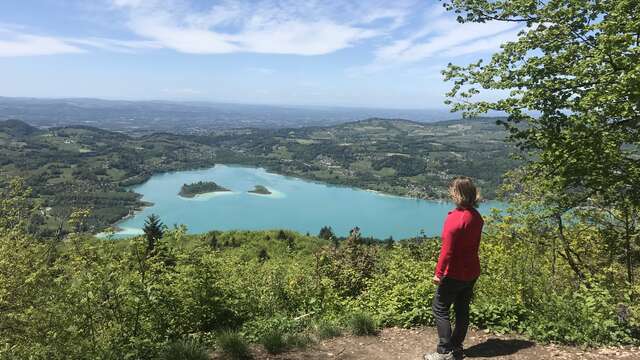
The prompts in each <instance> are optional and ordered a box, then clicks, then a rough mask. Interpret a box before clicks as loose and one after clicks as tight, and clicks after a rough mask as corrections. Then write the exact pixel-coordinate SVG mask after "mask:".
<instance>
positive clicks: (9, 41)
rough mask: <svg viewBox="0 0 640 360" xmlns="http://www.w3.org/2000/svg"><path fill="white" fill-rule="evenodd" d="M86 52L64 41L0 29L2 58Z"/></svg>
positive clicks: (9, 29)
mask: <svg viewBox="0 0 640 360" xmlns="http://www.w3.org/2000/svg"><path fill="white" fill-rule="evenodd" d="M81 52H84V50H83V49H81V48H79V47H76V46H74V45H72V44H70V43H67V42H66V41H64V40H61V39H58V38H55V37H49V36H39V35H31V34H26V33H21V32H17V30H16V29H11V28H0V57H17V56H36V55H55V54H72V53H81Z"/></svg>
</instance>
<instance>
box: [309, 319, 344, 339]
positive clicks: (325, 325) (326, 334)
mask: <svg viewBox="0 0 640 360" xmlns="http://www.w3.org/2000/svg"><path fill="white" fill-rule="evenodd" d="M315 331H316V334H318V337H319V338H320V339H330V338H333V337H337V336H340V335H341V334H342V331H341V330H340V327H338V326H337V325H335V324H334V323H332V322H329V321H327V320H320V321H319V322H317V323H316V325H315Z"/></svg>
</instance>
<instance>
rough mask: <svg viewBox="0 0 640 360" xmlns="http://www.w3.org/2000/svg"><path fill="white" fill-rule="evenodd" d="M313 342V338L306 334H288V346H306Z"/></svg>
mask: <svg viewBox="0 0 640 360" xmlns="http://www.w3.org/2000/svg"><path fill="white" fill-rule="evenodd" d="M310 343H311V338H310V337H309V336H307V335H306V334H291V335H289V336H287V346H288V347H290V348H299V349H303V348H306V347H307V346H308V345H309V344H310Z"/></svg>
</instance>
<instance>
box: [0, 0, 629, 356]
mask: <svg viewBox="0 0 640 360" xmlns="http://www.w3.org/2000/svg"><path fill="white" fill-rule="evenodd" d="M443 3H444V5H445V7H446V8H447V9H448V10H449V11H453V12H455V13H456V14H458V15H459V16H458V21H460V22H462V23H464V22H477V23H485V22H489V21H506V22H518V23H521V24H522V25H523V26H524V27H525V28H526V31H525V30H523V31H522V32H521V33H520V35H519V37H518V38H517V39H516V40H514V41H510V42H507V43H505V44H503V45H502V47H501V49H500V51H498V52H497V53H495V54H494V55H493V56H492V57H491V58H490V59H488V60H485V61H478V62H475V63H472V64H470V65H467V66H460V65H455V64H450V65H449V66H448V67H447V69H446V70H444V76H445V78H446V79H447V81H450V82H451V84H452V88H451V91H450V92H449V93H448V94H447V99H448V100H447V103H448V104H449V105H450V106H451V107H452V109H454V110H457V111H461V112H463V113H464V114H465V115H466V116H468V117H471V118H474V117H476V116H478V115H481V114H485V113H487V112H490V111H496V112H502V113H505V114H506V116H505V117H502V118H498V119H492V120H488V121H487V120H486V119H485V120H477V119H476V120H471V119H469V120H462V121H456V122H451V123H438V124H416V123H411V122H406V121H398V120H394V121H388V120H379V119H370V120H366V121H363V122H358V123H349V124H344V125H337V126H333V127H328V128H304V129H286V130H254V129H237V130H225V131H219V132H216V133H213V134H211V135H197V136H195V135H193V136H177V135H169V134H155V135H150V136H145V137H139V138H134V137H127V136H125V135H122V134H118V133H112V132H106V131H101V130H96V129H93V128H84V127H69V128H59V129H48V130H38V129H35V128H32V127H30V126H28V125H26V124H24V123H21V122H16V121H13V122H9V123H4V125H3V132H2V133H0V145H2V147H3V151H2V158H1V159H0V165H1V166H2V174H3V175H2V176H3V179H2V181H3V184H2V185H3V186H2V196H1V198H0V358H3V359H5V358H6V359H87V358H89V359H123V358H124V359H207V358H209V357H210V356H211V355H212V353H215V354H218V353H219V354H222V355H223V356H225V357H227V358H230V359H249V358H251V357H252V354H253V353H254V352H255V351H256V349H257V348H259V349H264V350H265V351H267V352H269V353H273V354H275V353H280V352H283V351H286V350H288V349H293V348H300V347H305V346H309V345H310V344H312V343H314V342H317V341H320V340H322V339H326V338H329V337H334V336H338V335H340V334H347V333H350V334H354V335H371V334H375V333H376V332H377V331H378V330H379V329H381V328H383V327H388V326H399V327H414V326H432V325H433V315H432V310H431V299H432V297H433V294H434V290H435V285H433V283H432V282H431V279H432V277H433V271H434V267H435V263H436V259H437V253H438V251H439V246H440V244H439V239H438V238H425V237H419V236H418V237H416V238H411V239H401V240H399V241H394V240H393V239H388V240H383V241H380V240H376V239H365V238H361V237H360V236H359V232H358V231H353V232H352V233H351V235H350V236H349V237H347V238H339V237H336V235H335V234H333V232H332V230H331V227H330V226H331V224H327V226H326V227H323V228H322V229H318V231H319V233H318V234H317V236H316V235H315V234H298V233H294V232H291V231H288V230H286V229H282V230H280V229H274V230H273V231H256V232H250V231H233V232H216V231H212V232H210V233H206V234H200V235H187V232H186V228H185V227H184V226H180V225H177V226H174V227H167V226H165V225H164V224H163V223H162V219H160V218H158V217H155V216H154V217H150V218H149V219H148V221H147V223H146V225H145V228H144V235H142V236H138V237H135V238H131V239H129V240H118V241H116V240H109V239H107V240H99V239H96V238H95V237H94V236H93V235H92V234H93V233H94V230H96V229H97V228H99V227H100V226H102V225H106V224H108V223H110V221H113V220H114V219H117V218H119V217H120V216H122V215H123V214H124V215H126V213H127V212H128V211H129V210H130V209H133V208H135V207H136V206H140V202H139V199H138V198H137V196H136V194H133V193H131V192H128V191H127V190H126V186H127V185H129V184H134V183H138V182H140V181H142V180H143V179H145V178H147V177H148V176H150V174H153V173H155V172H159V171H168V170H175V169H186V168H195V167H199V166H211V165H212V164H214V163H219V162H224V163H242V164H255V165H261V166H264V167H266V168H268V169H270V170H273V171H275V172H280V173H283V174H290V175H296V176H303V177H305V178H310V179H314V180H322V181H327V182H330V183H336V184H348V185H354V186H362V187H366V188H374V189H377V190H381V191H386V192H389V193H402V194H407V195H421V196H425V197H436V196H443V195H444V193H445V192H446V187H445V185H444V184H446V182H447V180H448V179H449V178H450V177H451V176H453V175H457V174H460V175H470V176H473V177H475V178H477V179H478V183H479V184H480V187H481V188H483V189H493V190H494V192H493V194H494V195H495V196H496V197H498V198H500V199H502V200H503V201H505V202H507V203H508V208H507V209H505V210H502V211H495V212H494V213H492V214H491V215H490V216H486V218H485V228H484V233H483V238H482V242H481V249H480V258H481V266H482V275H481V276H480V278H479V280H478V283H477V286H476V295H475V299H474V301H473V303H472V308H471V321H472V325H473V326H475V327H477V328H481V329H487V330H488V331H493V332H496V333H517V334H521V335H523V336H525V337H527V338H529V339H532V340H535V341H539V342H557V343H561V344H571V345H580V346H586V347H589V346H601V345H640V300H639V299H640V281H639V278H640V270H639V268H640V216H639V214H640V183H639V182H638V178H640V123H639V122H640V108H639V105H638V104H640V31H639V29H640V4H639V3H638V1H636V0H616V1H554V0H551V1H545V2H540V1H530V0H510V1H502V0H497V1H494V0H491V1H489V0H447V1H443ZM488 90H489V91H490V90H498V91H502V90H508V91H506V92H504V91H503V92H502V93H504V97H503V98H501V99H499V100H496V101H491V100H487V98H486V97H482V96H481V95H482V93H483V92H485V91H488ZM495 120H498V122H499V124H500V125H501V126H500V127H498V126H495V125H494V124H493V121H495ZM7 129H9V130H7ZM482 129H485V130H486V131H483V130H482ZM487 129H494V130H487ZM497 129H499V131H498V130H497ZM265 134H269V136H265ZM385 139H386V140H385ZM443 149H446V150H443ZM506 149H510V151H513V152H514V153H515V154H516V155H517V157H518V158H517V159H511V158H509V157H508V156H507V154H506V153H507V152H510V151H506ZM452 153H456V154H458V155H460V156H457V155H453V154H452ZM498 155H499V156H498ZM407 159H411V161H409V160H407ZM488 164H491V166H488ZM475 166H478V167H475ZM421 169H422V170H425V169H430V170H429V171H426V172H425V171H422V172H421ZM96 184H98V186H97V187H96ZM374 184H378V186H377V187H373V185H374ZM492 185H495V187H493V186H492ZM489 194H492V193H491V192H489ZM490 196H491V195H490ZM52 199H55V201H56V202H58V201H60V202H62V203H63V204H68V206H67V207H64V208H63V209H61V210H56V211H64V212H65V214H64V216H48V215H47V213H48V212H51V211H54V210H53V207H52V206H51V204H52V203H51V201H52ZM63 201H66V202H63ZM102 204H108V205H102ZM309 205H310V206H313V204H309ZM100 212H104V213H103V214H102V215H100V216H96V213H100ZM104 214H109V216H106V217H103V216H104ZM38 219H39V220H38ZM48 221H51V222H52V224H49V225H52V226H53V227H51V228H52V229H56V228H57V229H58V231H57V233H55V232H54V234H53V235H55V236H51V235H52V234H51V233H50V232H43V231H42V230H41V228H40V226H39V225H42V224H43V223H45V224H46V223H47V222H48Z"/></svg>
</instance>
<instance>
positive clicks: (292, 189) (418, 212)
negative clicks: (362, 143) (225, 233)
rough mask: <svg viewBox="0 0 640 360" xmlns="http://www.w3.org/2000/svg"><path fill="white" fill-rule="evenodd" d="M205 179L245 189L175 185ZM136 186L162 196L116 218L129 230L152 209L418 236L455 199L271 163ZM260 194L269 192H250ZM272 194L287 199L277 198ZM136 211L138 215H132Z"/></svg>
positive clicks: (220, 219)
mask: <svg viewBox="0 0 640 360" xmlns="http://www.w3.org/2000/svg"><path fill="white" fill-rule="evenodd" d="M204 179H211V180H214V181H215V182H218V183H221V184H224V186H225V187H227V188H230V189H236V190H237V191H230V192H226V191H225V192H218V191H215V192H210V193H203V194H198V195H196V196H194V197H193V198H187V197H183V196H179V195H176V193H174V192H173V191H175V190H172V189H174V188H179V187H180V185H182V184H184V183H194V182H199V181H202V180H204ZM255 184H264V185H263V186H264V187H265V188H267V189H268V190H269V192H271V194H260V193H256V192H255V191H251V189H254V190H255V187H256V185H255ZM129 190H130V191H134V192H136V193H139V194H141V196H142V199H143V201H145V200H148V201H152V202H155V203H157V205H156V207H155V208H154V209H152V210H148V209H146V211H145V212H144V213H143V214H140V212H138V211H136V212H135V213H133V214H129V216H126V217H123V218H122V219H120V220H119V221H117V222H116V223H115V224H113V225H112V226H117V227H119V228H123V229H125V231H124V232H125V233H129V234H131V233H132V231H133V229H134V228H135V229H137V231H139V228H141V227H142V226H143V222H144V217H146V215H149V214H150V213H152V212H153V213H155V214H157V215H160V216H161V217H162V219H163V221H164V222H165V223H167V224H185V225H187V226H188V228H189V230H190V233H201V232H206V231H209V230H210V229H219V230H228V229H242V230H260V229H273V228H283V229H284V228H286V229H291V230H294V231H301V232H315V231H316V228H320V227H322V226H324V225H331V226H334V228H336V229H339V231H341V232H344V231H345V230H344V228H345V227H346V226H360V227H361V228H365V229H370V230H369V234H370V235H371V236H374V237H381V238H384V237H385V236H387V234H390V235H392V236H393V237H394V238H401V237H405V236H412V234H415V233H416V229H418V228H420V229H422V228H426V229H427V230H428V232H429V233H434V234H435V233H436V232H438V231H439V228H440V227H441V224H437V225H436V224H434V223H433V222H434V221H436V220H437V221H438V222H439V221H440V217H441V216H444V215H446V213H447V211H449V210H450V209H451V208H452V207H453V205H452V204H450V203H446V202H443V201H437V200H432V199H427V200H425V199H419V198H415V197H408V196H401V195H396V194H388V193H384V192H380V191H377V190H374V189H363V188H359V187H354V186H345V185H334V184H331V183H325V182H320V181H316V180H307V179H304V178H300V177H294V176H290V175H281V174H278V173H274V172H271V171H269V170H268V169H267V168H265V167H255V166H246V165H242V164H216V165H215V166H213V167H207V168H204V169H198V170H187V171H171V172H165V173H163V174H158V175H157V177H154V178H153V180H152V181H149V182H147V183H144V184H142V185H138V186H136V187H134V188H130V189H129ZM172 193H173V195H171V194H172ZM226 194H235V195H237V198H236V197H234V198H233V199H230V198H229V197H227V196H223V195H226ZM365 194H369V195H365ZM213 197H215V198H218V197H219V198H220V200H215V201H214V200H211V199H212V198H213ZM252 197H255V198H258V197H259V198H262V199H264V200H250V198H252ZM288 198H290V199H288ZM272 199H273V200H274V199H279V200H278V202H277V203H275V202H272ZM281 199H288V200H281ZM383 199H386V200H383ZM198 200H200V201H199V202H194V203H193V205H187V204H186V202H185V203H183V204H184V205H181V201H198ZM492 206H495V205H493V204H491V202H489V204H486V205H484V206H483V208H484V210H485V211H487V212H488V209H489V207H492ZM497 206H498V207H503V206H502V205H497ZM400 214H402V215H400ZM443 214H444V215H443ZM132 216H134V219H135V220H132V219H131V217H132ZM136 216H137V218H135V217H136ZM383 218H384V219H386V220H385V221H382V219H383ZM320 223H322V224H320ZM425 226H426V227H425ZM346 231H348V229H347V230H346Z"/></svg>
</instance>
